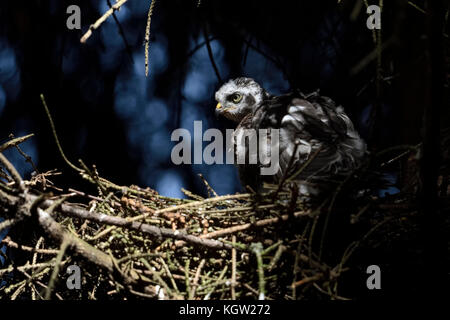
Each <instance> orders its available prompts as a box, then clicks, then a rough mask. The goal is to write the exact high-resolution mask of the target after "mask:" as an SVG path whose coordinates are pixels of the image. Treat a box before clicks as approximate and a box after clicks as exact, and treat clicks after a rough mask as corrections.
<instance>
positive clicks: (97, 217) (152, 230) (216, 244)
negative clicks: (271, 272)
mask: <svg viewBox="0 0 450 320" xmlns="http://www.w3.org/2000/svg"><path fill="white" fill-rule="evenodd" d="M52 203H53V201H51V200H46V201H44V202H43V203H42V207H44V208H48V207H49V206H50V205H51V204H52ZM41 211H42V210H41ZM59 211H61V212H62V213H64V214H67V215H69V216H72V217H77V218H82V219H88V220H91V221H95V222H98V223H101V224H108V225H114V226H119V227H123V228H127V229H131V230H136V231H140V232H143V233H145V234H148V235H151V236H154V237H156V238H159V239H163V238H172V239H176V240H184V241H186V242H190V243H193V244H197V245H200V246H205V247H208V248H211V249H231V245H230V244H226V243H223V242H221V241H218V240H209V239H202V238H200V237H197V236H194V235H190V234H187V233H184V232H180V231H178V230H175V231H173V230H171V229H167V228H159V227H155V226H152V225H149V224H145V223H141V222H134V221H131V219H124V218H120V217H114V216H109V215H106V214H103V213H96V212H89V211H87V210H84V209H81V208H76V207H73V206H70V205H67V204H62V205H61V207H60V209H59ZM47 215H48V214H47ZM86 245H87V244H86ZM102 253H103V252H102ZM102 262H103V263H105V262H106V261H102Z"/></svg>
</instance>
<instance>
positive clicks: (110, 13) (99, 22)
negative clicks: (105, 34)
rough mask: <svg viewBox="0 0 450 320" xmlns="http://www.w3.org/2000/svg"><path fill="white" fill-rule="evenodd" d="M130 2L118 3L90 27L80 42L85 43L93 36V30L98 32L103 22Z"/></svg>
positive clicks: (125, 0)
mask: <svg viewBox="0 0 450 320" xmlns="http://www.w3.org/2000/svg"><path fill="white" fill-rule="evenodd" d="M127 1H128V0H119V1H118V2H116V3H115V4H114V5H113V6H112V7H111V8H110V9H109V10H108V11H106V12H105V13H104V14H103V16H101V17H100V18H99V19H98V20H97V21H95V23H94V24H92V25H91V26H90V27H89V30H88V31H87V32H86V33H85V34H84V35H83V37H81V39H80V42H81V43H85V42H86V41H87V39H89V37H90V36H91V35H92V31H93V30H97V29H98V28H99V27H100V26H101V25H102V23H103V22H105V21H106V19H108V18H109V17H110V16H111V15H112V14H113V13H114V12H115V11H117V10H119V9H120V7H121V6H122V5H124V4H125V2H127Z"/></svg>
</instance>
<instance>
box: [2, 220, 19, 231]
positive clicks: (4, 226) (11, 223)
mask: <svg viewBox="0 0 450 320" xmlns="http://www.w3.org/2000/svg"><path fill="white" fill-rule="evenodd" d="M17 222H19V220H17V219H7V220H5V221H3V222H0V232H1V231H2V230H4V229H7V228H10V227H12V226H14V225H15V224H16V223H17Z"/></svg>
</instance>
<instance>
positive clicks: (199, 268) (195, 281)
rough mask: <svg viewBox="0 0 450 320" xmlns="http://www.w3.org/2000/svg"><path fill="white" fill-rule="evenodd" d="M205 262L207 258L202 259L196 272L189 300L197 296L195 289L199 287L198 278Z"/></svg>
mask: <svg viewBox="0 0 450 320" xmlns="http://www.w3.org/2000/svg"><path fill="white" fill-rule="evenodd" d="M205 262H206V260H205V259H202V261H201V262H200V264H199V265H198V268H197V272H195V276H194V281H193V283H192V288H191V290H190V291H189V300H193V299H194V298H195V291H196V290H197V287H198V279H199V278H200V273H201V272H202V269H203V266H204V265H205Z"/></svg>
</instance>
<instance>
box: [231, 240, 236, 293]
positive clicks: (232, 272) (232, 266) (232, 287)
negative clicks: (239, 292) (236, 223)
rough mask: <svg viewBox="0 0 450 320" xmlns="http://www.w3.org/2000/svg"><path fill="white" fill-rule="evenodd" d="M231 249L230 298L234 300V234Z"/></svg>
mask: <svg viewBox="0 0 450 320" xmlns="http://www.w3.org/2000/svg"><path fill="white" fill-rule="evenodd" d="M231 242H232V244H233V249H231V299H232V300H236V248H235V247H234V245H235V244H236V236H234V235H233V237H232V238H231Z"/></svg>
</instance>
